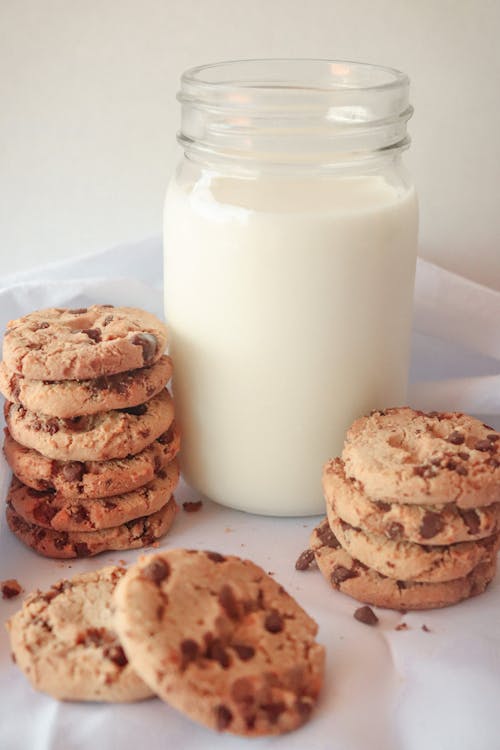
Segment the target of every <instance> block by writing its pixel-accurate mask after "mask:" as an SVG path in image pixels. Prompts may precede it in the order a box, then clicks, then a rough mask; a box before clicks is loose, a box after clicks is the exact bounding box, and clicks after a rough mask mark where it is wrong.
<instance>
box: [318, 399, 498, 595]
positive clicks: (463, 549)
mask: <svg viewBox="0 0 500 750" xmlns="http://www.w3.org/2000/svg"><path fill="white" fill-rule="evenodd" d="M323 488H324V493H325V500H326V510H327V519H325V520H324V521H323V522H322V523H321V524H320V526H318V527H317V528H316V529H315V530H314V532H313V534H312V538H311V547H312V550H313V552H314V556H315V558H316V562H317V564H318V567H319V568H320V570H321V572H322V573H323V575H324V576H325V578H327V580H328V581H329V582H330V583H331V585H332V586H333V587H334V588H336V589H338V590H340V591H343V592H344V593H346V594H349V595H350V596H352V597H354V598H355V599H358V600H359V601H362V602H365V603H367V604H373V605H377V606H381V607H389V608H394V609H430V608H434V607H444V606H446V605H449V604H455V603H456V602H458V601H461V600H463V599H467V598H469V597H471V596H474V595H476V594H480V593H481V592H483V591H484V590H485V588H486V586H487V585H488V583H489V582H490V581H491V579H492V578H493V576H494V575H495V571H496V558H497V551H498V548H499V529H500V434H499V433H498V432H495V430H493V429H492V428H490V427H488V426H487V425H485V424H483V423H482V422H480V421H479V420H477V419H474V418H472V417H469V416H466V415H464V414H458V413H437V412H431V413H428V414H427V413H424V412H419V411H414V410H412V409H410V408H394V409H387V410H385V411H376V412H373V413H372V414H370V416H368V417H363V418H361V419H358V420H357V421H356V422H354V424H353V425H352V426H351V428H350V429H349V431H348V433H347V436H346V441H345V444H344V449H343V452H342V458H334V459H332V460H331V461H329V462H328V463H327V464H326V466H325V468H324V472H323ZM311 557H312V554H311Z"/></svg>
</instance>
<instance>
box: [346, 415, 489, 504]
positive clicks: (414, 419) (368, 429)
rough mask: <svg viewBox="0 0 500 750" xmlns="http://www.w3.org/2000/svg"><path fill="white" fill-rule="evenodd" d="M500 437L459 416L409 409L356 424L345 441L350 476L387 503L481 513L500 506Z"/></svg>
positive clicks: (467, 417) (486, 427)
mask: <svg viewBox="0 0 500 750" xmlns="http://www.w3.org/2000/svg"><path fill="white" fill-rule="evenodd" d="M499 451H500V433H498V432H496V431H495V430H493V429H491V428H490V427H488V426H487V425H484V424H483V423H482V422H480V421H479V420H478V419H474V418H473V417H469V416H467V415H465V414H460V413H451V412H450V413H448V412H447V413H438V412H431V413H429V414H427V413H424V412H420V411H414V410H413V409H410V408H408V407H404V408H395V409H386V410H385V411H376V412H373V413H372V414H370V415H369V416H368V417H362V418H361V419H358V420H356V422H354V424H353V425H352V426H351V427H350V429H349V430H348V432H347V435H346V441H345V444H344V450H343V451H342V458H343V460H344V464H345V470H346V474H347V475H348V476H350V477H354V479H357V480H358V481H359V482H362V484H363V487H364V491H365V493H366V494H367V495H368V496H369V497H371V498H372V499H374V500H382V501H384V502H399V503H414V504H417V505H435V504H443V503H456V505H457V506H458V507H460V508H477V507H481V506H483V505H491V504H492V503H496V502H499V501H500V452H499Z"/></svg>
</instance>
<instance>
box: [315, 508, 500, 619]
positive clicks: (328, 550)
mask: <svg viewBox="0 0 500 750" xmlns="http://www.w3.org/2000/svg"><path fill="white" fill-rule="evenodd" d="M310 544H311V548H312V550H313V552H314V556H315V560H316V563H317V565H318V568H319V569H320V571H321V573H322V575H323V576H324V578H325V579H326V580H327V581H328V583H329V584H330V585H331V586H332V587H333V588H334V589H337V590H338V591H341V592H342V593H343V594H347V595H348V596H351V597H353V599H356V600H357V601H359V602H363V603H364V604H371V605H372V606H374V607H386V608H388V609H397V610H400V609H405V610H420V609H437V608H439V607H448V606H450V605H452V604H457V603H458V602H461V601H463V600H464V599H468V598H470V597H472V596H477V595H478V594H481V593H482V592H483V591H484V590H485V589H486V587H487V586H488V584H489V583H490V581H491V580H492V578H493V577H494V575H495V572H496V555H493V556H492V557H491V558H490V559H489V560H486V561H485V562H483V563H480V564H479V565H478V566H477V567H476V568H474V570H472V571H471V572H470V573H469V574H468V575H467V576H466V577H465V578H455V579H454V580H453V581H446V582H443V583H414V582H412V583H409V582H405V581H396V580H394V579H393V578H387V577H386V576H383V575H381V574H380V573H377V571H375V570H372V569H370V568H368V567H367V566H366V565H363V563H361V562H360V561H359V560H355V559H354V558H352V557H351V555H349V553H348V552H346V550H344V549H342V547H341V546H340V542H339V541H338V540H337V538H336V537H335V535H334V534H333V532H332V530H331V529H330V527H329V525H328V521H326V520H325V521H322V522H321V523H320V525H319V526H317V527H316V528H315V529H314V531H313V532H312V535H311V539H310Z"/></svg>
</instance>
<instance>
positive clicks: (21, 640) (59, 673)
mask: <svg viewBox="0 0 500 750" xmlns="http://www.w3.org/2000/svg"><path fill="white" fill-rule="evenodd" d="M124 573H125V570H124V568H115V567H108V568H103V569H102V570H97V571H94V572H92V573H85V574H84V575H78V576H75V577H74V578H72V579H71V580H70V581H59V583H57V584H55V585H54V586H52V587H51V588H50V589H49V590H48V591H46V592H44V593H42V592H37V593H34V594H30V595H29V596H28V597H27V598H26V600H25V601H24V604H23V606H22V609H21V610H19V612H17V613H16V614H15V615H14V616H13V617H11V618H10V620H8V621H7V630H8V631H9V635H10V643H11V650H12V654H13V656H14V659H15V661H16V664H17V665H18V667H19V668H20V669H21V670H22V671H23V672H24V674H25V675H26V677H27V678H28V679H29V681H30V682H31V684H32V685H33V687H34V688H35V689H36V690H41V691H42V692H44V693H48V694H49V695H52V696H53V697H54V698H59V699H61V700H73V701H76V700H78V701H115V702H117V701H136V700H142V699H144V698H149V697H151V696H152V695H153V694H152V692H151V690H150V689H149V688H148V687H147V685H146V684H145V683H144V682H143V681H142V680H141V679H140V677H139V676H138V675H137V674H136V673H135V672H134V670H133V669H132V668H131V666H130V665H129V663H128V661H127V657H126V656H125V652H124V651H123V648H122V647H121V644H120V641H119V640H118V636H117V635H116V632H115V630H114V627H113V623H112V616H111V597H112V594H113V591H114V589H115V586H116V583H117V581H119V579H120V578H121V577H122V576H123V574H124Z"/></svg>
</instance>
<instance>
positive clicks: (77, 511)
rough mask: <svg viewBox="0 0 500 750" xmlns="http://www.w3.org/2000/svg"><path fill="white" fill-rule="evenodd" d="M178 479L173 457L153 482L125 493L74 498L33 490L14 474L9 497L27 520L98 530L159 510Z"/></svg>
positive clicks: (58, 527) (51, 526) (55, 526)
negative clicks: (90, 497) (101, 496)
mask: <svg viewBox="0 0 500 750" xmlns="http://www.w3.org/2000/svg"><path fill="white" fill-rule="evenodd" d="M178 479H179V467H178V465H177V462H176V461H173V462H172V463H171V464H169V465H168V466H167V467H166V469H161V470H160V472H159V473H158V474H157V476H156V478H155V479H153V481H152V482H149V484H146V485H144V486H143V487H139V488H138V489H136V490H132V492H128V493H126V494H125V495H115V496H113V497H108V498H102V499H92V500H85V499H83V498H74V499H73V500H71V499H68V498H60V497H58V496H57V495H56V494H55V493H53V492H48V491H47V490H43V491H41V492H40V491H39V490H34V489H32V488H31V487H27V486H26V485H25V484H21V482H20V481H19V480H18V479H16V478H15V477H14V478H13V480H12V483H11V486H10V489H9V493H8V495H7V501H8V502H10V504H11V505H12V507H13V508H14V510H15V511H16V513H17V514H18V515H19V516H21V518H23V519H24V520H25V521H27V522H28V523H32V524H36V525H37V526H43V527H44V528H46V529H54V531H96V530H97V529H108V528H111V527H112V526H120V525H121V524H124V523H128V522H129V521H133V520H134V519H135V518H140V517H141V516H150V515H152V514H153V513H156V512H157V511H159V510H160V508H163V506H164V505H165V504H166V503H167V501H168V500H169V499H170V497H171V496H172V493H173V491H174V490H175V487H176V485H177V482H178Z"/></svg>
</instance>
